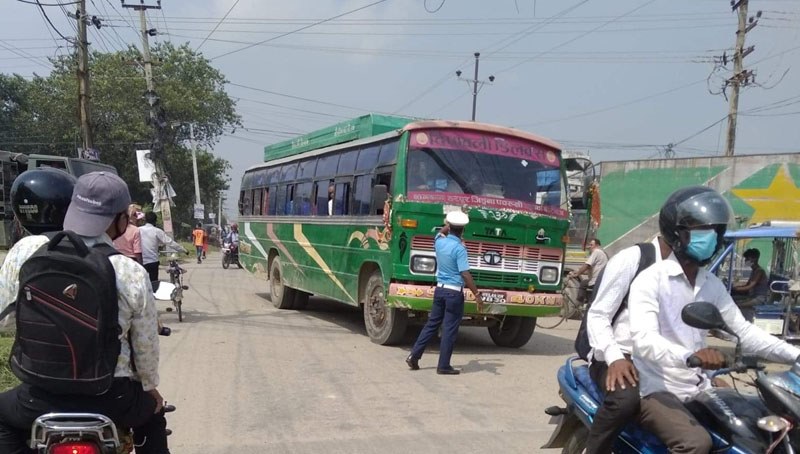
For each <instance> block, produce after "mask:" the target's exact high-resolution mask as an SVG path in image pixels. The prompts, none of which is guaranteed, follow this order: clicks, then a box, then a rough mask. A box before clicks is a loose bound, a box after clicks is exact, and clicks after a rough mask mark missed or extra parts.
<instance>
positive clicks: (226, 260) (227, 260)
mask: <svg viewBox="0 0 800 454" xmlns="http://www.w3.org/2000/svg"><path fill="white" fill-rule="evenodd" d="M229 266H231V259H230V257H228V255H227V254H223V255H222V267H223V268H225V269H226V270H227V269H228V267H229Z"/></svg>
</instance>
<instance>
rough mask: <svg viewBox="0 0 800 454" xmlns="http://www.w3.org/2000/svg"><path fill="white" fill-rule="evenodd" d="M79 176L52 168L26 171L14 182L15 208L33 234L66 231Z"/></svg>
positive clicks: (12, 205)
mask: <svg viewBox="0 0 800 454" xmlns="http://www.w3.org/2000/svg"><path fill="white" fill-rule="evenodd" d="M74 187H75V177H73V176H72V175H70V174H68V173H67V172H64V171H63V170H58V169H52V168H47V167H45V168H39V169H31V170H27V171H25V172H22V173H21V174H20V175H19V176H18V177H17V178H16V179H15V180H14V183H13V184H12V185H11V209H12V210H13V211H14V216H15V217H16V218H17V222H19V224H20V225H21V226H22V228H24V229H25V230H26V231H27V232H28V233H30V234H31V235H41V234H43V233H46V232H58V231H61V230H63V226H64V216H66V215H67V207H69V203H70V199H71V198H72V190H73V188H74Z"/></svg>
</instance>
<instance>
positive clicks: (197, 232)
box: [192, 229, 206, 246]
mask: <svg viewBox="0 0 800 454" xmlns="http://www.w3.org/2000/svg"><path fill="white" fill-rule="evenodd" d="M205 235H206V232H204V231H203V229H194V231H192V238H194V243H193V244H194V245H195V246H202V245H203V237H205Z"/></svg>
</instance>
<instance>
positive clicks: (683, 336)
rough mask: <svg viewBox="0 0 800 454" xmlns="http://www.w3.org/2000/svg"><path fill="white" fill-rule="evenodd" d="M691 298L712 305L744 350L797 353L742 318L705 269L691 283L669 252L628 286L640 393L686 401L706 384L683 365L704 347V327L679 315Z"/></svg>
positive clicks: (770, 355) (779, 358) (764, 354)
mask: <svg viewBox="0 0 800 454" xmlns="http://www.w3.org/2000/svg"><path fill="white" fill-rule="evenodd" d="M695 301H705V302H709V303H711V304H713V305H715V306H717V308H718V309H719V311H720V313H721V314H722V318H723V319H724V320H725V323H726V324H727V325H728V326H729V327H730V328H731V329H732V330H733V332H735V333H737V334H738V335H739V337H740V339H741V342H742V349H743V351H744V352H746V353H747V354H751V355H757V356H759V357H761V358H764V359H766V360H769V361H775V362H781V363H792V362H794V361H795V360H796V359H797V357H798V355H800V349H798V348H797V347H794V346H792V345H789V344H788V343H786V342H784V341H782V340H780V339H778V338H776V337H773V336H771V335H770V334H767V333H766V332H764V331H762V330H761V329H759V328H757V327H755V326H754V325H752V324H750V323H748V322H747V321H746V320H745V319H744V317H743V316H742V313H741V312H740V311H739V308H738V307H736V304H734V302H733V299H731V296H730V295H729V294H728V291H727V289H726V288H725V285H724V284H723V283H722V281H720V280H719V278H717V277H716V276H714V275H713V274H711V273H710V272H709V271H708V270H706V269H705V268H701V269H700V270H699V271H698V273H697V278H696V281H695V285H694V287H692V285H691V284H690V283H689V280H688V278H687V277H686V274H684V272H683V268H681V265H680V264H679V263H678V262H677V260H675V258H674V256H671V257H670V258H669V259H667V260H664V261H662V262H660V263H656V264H655V265H653V266H651V267H650V268H648V269H646V270H644V271H642V273H641V274H639V276H638V277H637V278H636V279H634V281H633V284H632V285H631V292H630V296H629V304H628V307H629V310H630V320H631V323H630V327H631V333H632V334H633V362H634V364H635V365H636V368H637V369H638V371H639V380H640V386H639V389H640V392H641V394H642V396H647V395H649V394H652V393H655V392H659V391H667V392H670V393H672V394H674V395H675V396H677V397H678V398H679V399H681V400H683V401H686V400H688V399H691V398H692V397H694V396H695V395H697V394H698V393H699V392H701V391H703V390H705V389H708V388H710V387H711V380H710V379H709V377H708V375H706V372H705V371H703V370H702V369H700V368H689V367H688V366H687V365H686V359H687V358H689V356H691V355H692V354H693V353H695V352H697V351H698V350H701V349H703V348H705V347H706V338H707V335H708V331H706V330H700V329H696V328H692V327H690V326H688V325H687V324H685V323H684V322H683V320H682V319H681V310H682V309H683V307H684V306H686V305H687V304H689V303H692V302H695Z"/></svg>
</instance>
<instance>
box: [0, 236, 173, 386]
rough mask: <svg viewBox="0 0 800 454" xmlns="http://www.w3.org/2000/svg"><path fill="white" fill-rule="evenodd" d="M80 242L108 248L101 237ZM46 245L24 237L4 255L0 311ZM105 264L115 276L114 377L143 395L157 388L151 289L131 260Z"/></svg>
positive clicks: (114, 259)
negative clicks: (137, 385)
mask: <svg viewBox="0 0 800 454" xmlns="http://www.w3.org/2000/svg"><path fill="white" fill-rule="evenodd" d="M82 238H83V240H84V242H85V243H86V245H87V246H89V247H91V246H93V245H95V244H98V243H101V242H103V243H107V244H109V245H111V244H112V242H111V238H109V237H108V235H106V234H105V233H104V234H102V235H101V236H99V237H94V238H86V237H82ZM47 241H48V238H47V237H46V236H44V235H35V236H29V237H25V238H23V239H21V240H20V241H18V242H17V244H15V245H14V247H12V248H11V250H10V251H8V256H6V261H5V262H3V266H2V267H0V311H2V310H3V309H5V308H6V306H8V305H9V304H11V303H13V302H14V301H16V299H17V292H18V291H19V270H20V268H21V267H22V264H23V263H24V262H25V261H26V260H28V258H29V257H30V256H31V255H33V253H34V252H36V251H37V250H38V249H39V248H40V247H41V246H42V245H44V244H45V243H47ZM108 260H109V261H110V262H111V265H112V266H113V267H114V273H115V274H116V276H117V298H118V300H119V326H120V328H121V329H122V333H121V334H120V341H121V343H122V349H121V351H120V353H119V358H118V359H117V368H116V370H115V371H114V376H115V377H132V378H134V379H136V380H138V381H140V382H141V383H142V387H143V388H144V390H145V391H149V390H151V389H154V388H156V387H157V386H158V357H159V345H158V314H157V311H156V305H155V301H154V299H153V288H152V287H151V286H150V279H149V278H148V276H147V271H145V270H144V268H143V267H142V266H141V265H139V264H138V263H136V262H135V261H134V260H133V259H131V258H129V257H125V256H124V255H122V254H118V255H113V256H111V257H109V258H108ZM128 333H130V343H129V342H128ZM131 347H133V352H134V356H135V358H136V371H135V372H134V370H133V368H132V367H131Z"/></svg>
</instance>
